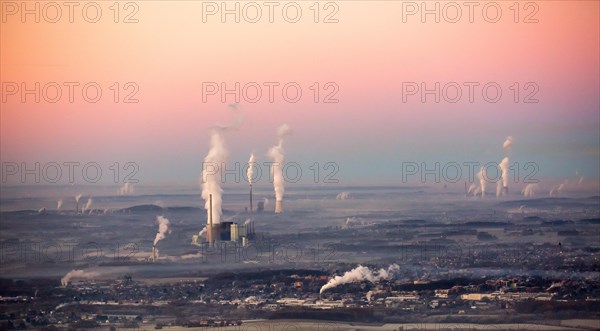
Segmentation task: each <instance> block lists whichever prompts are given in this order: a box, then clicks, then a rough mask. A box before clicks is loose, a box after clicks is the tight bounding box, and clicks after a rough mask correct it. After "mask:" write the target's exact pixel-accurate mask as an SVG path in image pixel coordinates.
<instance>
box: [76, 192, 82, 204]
mask: <svg viewBox="0 0 600 331" xmlns="http://www.w3.org/2000/svg"><path fill="white" fill-rule="evenodd" d="M79 199H81V193H79V194H77V195H76V196H75V202H77V203H79Z"/></svg>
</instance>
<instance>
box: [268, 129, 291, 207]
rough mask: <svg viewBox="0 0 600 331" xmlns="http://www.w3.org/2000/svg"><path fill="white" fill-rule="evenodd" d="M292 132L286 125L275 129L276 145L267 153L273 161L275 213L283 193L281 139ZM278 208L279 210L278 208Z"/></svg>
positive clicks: (283, 155) (283, 158) (283, 157)
mask: <svg viewBox="0 0 600 331" xmlns="http://www.w3.org/2000/svg"><path fill="white" fill-rule="evenodd" d="M291 132H292V130H291V129H290V127H289V126H288V125H287V124H282V125H281V126H280V127H279V128H277V138H278V142H277V145H275V146H273V147H271V148H270V149H269V152H268V156H269V158H270V159H271V160H272V161H273V164H272V165H271V176H272V178H273V189H274V190H275V212H276V213H277V212H281V202H282V201H283V193H284V192H285V181H284V179H283V171H282V167H283V161H284V160H285V154H284V150H283V139H284V138H285V137H286V136H288V135H289V134H290V133H291ZM278 207H279V208H278Z"/></svg>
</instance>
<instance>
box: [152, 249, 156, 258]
mask: <svg viewBox="0 0 600 331" xmlns="http://www.w3.org/2000/svg"><path fill="white" fill-rule="evenodd" d="M152 262H156V245H153V246H152Z"/></svg>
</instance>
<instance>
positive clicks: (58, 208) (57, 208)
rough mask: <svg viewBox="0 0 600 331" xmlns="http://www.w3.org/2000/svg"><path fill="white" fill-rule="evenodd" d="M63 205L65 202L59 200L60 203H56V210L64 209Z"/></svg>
mask: <svg viewBox="0 0 600 331" xmlns="http://www.w3.org/2000/svg"><path fill="white" fill-rule="evenodd" d="M62 205H63V201H62V199H61V200H58V201H57V202H56V210H60V208H61V207H62Z"/></svg>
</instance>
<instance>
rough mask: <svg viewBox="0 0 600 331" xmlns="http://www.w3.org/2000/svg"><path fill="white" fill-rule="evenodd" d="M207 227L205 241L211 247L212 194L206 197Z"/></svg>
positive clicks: (212, 239)
mask: <svg viewBox="0 0 600 331" xmlns="http://www.w3.org/2000/svg"><path fill="white" fill-rule="evenodd" d="M208 204H209V206H208V225H207V226H206V230H207V232H206V239H207V240H208V244H209V245H212V244H213V241H214V238H213V203H212V194H211V195H209V196H208Z"/></svg>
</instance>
